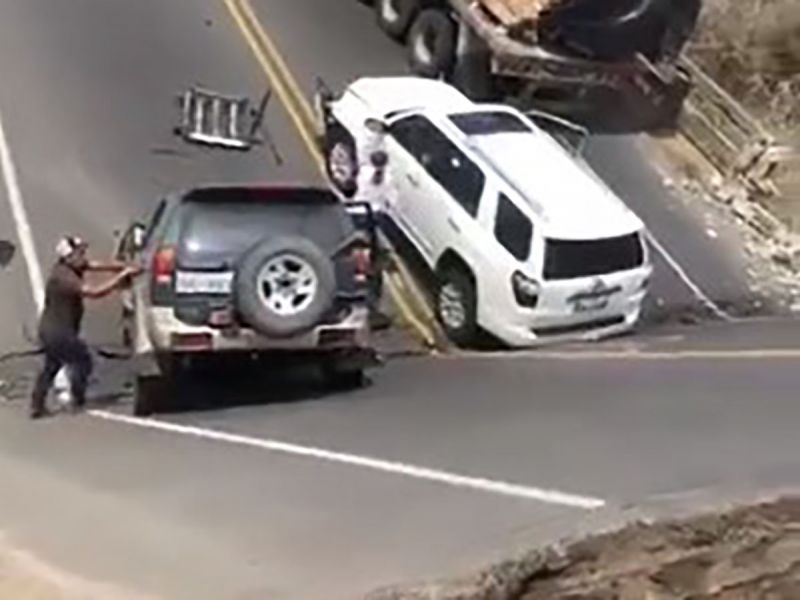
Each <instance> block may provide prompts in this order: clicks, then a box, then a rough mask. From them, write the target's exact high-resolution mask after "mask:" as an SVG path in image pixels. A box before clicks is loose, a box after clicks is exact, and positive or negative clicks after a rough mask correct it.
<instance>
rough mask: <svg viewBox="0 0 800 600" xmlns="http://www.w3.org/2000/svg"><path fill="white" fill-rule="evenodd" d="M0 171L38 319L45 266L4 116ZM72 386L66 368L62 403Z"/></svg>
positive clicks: (59, 387)
mask: <svg viewBox="0 0 800 600" xmlns="http://www.w3.org/2000/svg"><path fill="white" fill-rule="evenodd" d="M0 170H2V174H3V181H4V182H5V184H6V185H5V188H6V196H8V203H9V205H10V206H11V218H12V219H13V220H14V227H15V228H16V230H17V237H18V238H19V243H20V246H22V256H23V257H24V258H25V265H26V266H27V270H28V280H29V281H30V285H31V293H32V294H33V302H34V304H35V306H36V314H37V315H38V314H39V313H40V312H41V311H42V308H44V278H43V277H42V268H41V263H40V262H39V257H38V255H37V254H36V243H35V242H34V240H33V230H32V229H31V223H30V220H29V219H28V211H27V210H25V203H24V202H23V200H22V191H21V190H20V187H19V179H18V177H17V167H16V165H15V164H14V157H13V156H12V154H11V145H10V144H9V143H8V137H7V136H6V130H5V127H4V126H3V117H2V115H0ZM69 386H70V383H69V377H68V376H67V372H66V369H65V368H62V369H61V370H60V371H59V372H58V375H56V380H55V386H54V389H55V391H56V393H57V394H58V396H59V398H60V399H61V400H62V402H63V397H64V395H65V394H69Z"/></svg>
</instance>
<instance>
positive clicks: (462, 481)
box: [89, 410, 607, 510]
mask: <svg viewBox="0 0 800 600" xmlns="http://www.w3.org/2000/svg"><path fill="white" fill-rule="evenodd" d="M89 414H90V415H92V416H93V417H96V418H98V419H102V420H105V421H110V422H116V423H121V424H124V425H130V426H134V427H140V428H145V429H152V430H156V431H161V432H167V433H174V434H178V435H183V436H186V437H193V438H199V439H205V440H210V441H216V442H222V443H226V444H231V445H236V446H245V447H249V448H257V449H260V450H266V451H268V452H273V453H276V454H285V455H290V456H297V457H302V458H313V459H317V460H321V461H325V462H330V463H337V464H343V465H347V466H351V467H361V468H363V469H369V470H372V471H379V472H383V473H388V474H391V475H402V476H405V477H409V478H411V479H419V480H423V481H429V482H433V483H439V484H444V485H448V486H450V487H455V488H462V489H471V490H475V491H482V492H486V493H492V494H495V495H499V496H508V497H512V498H521V499H527V500H534V501H537V502H541V503H543V504H551V505H558V506H565V507H568V508H576V509H583V510H597V509H600V508H604V507H605V506H606V505H607V502H606V501H605V500H603V499H601V498H596V497H592V496H582V495H578V494H570V493H567V492H560V491H557V490H550V489H543V488H538V487H533V486H526V485H520V484H516V483H510V482H506V481H499V480H493V479H486V478H482V477H472V476H469V475H461V474H458V473H452V472H449V471H443V470H439V469H430V468H427V467H420V466H417V465H412V464H408V463H402V462H397V461H390V460H383V459H379V458H371V457H368V456H363V455H358V454H350V453H346V452H336V451H332V450H325V449H323V448H317V447H314V446H303V445H299V444H293V443H289V442H282V441H279V440H272V439H265V438H257V437H252V436H247V435H241V434H235V433H228V432H225V431H219V430H216V429H207V428H203V427H195V426H190V425H181V424H178V423H173V422H170V421H162V420H159V419H145V418H140V417H131V416H127V415H122V414H118V413H114V412H109V411H105V410H93V411H90V412H89Z"/></svg>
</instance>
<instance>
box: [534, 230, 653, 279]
mask: <svg viewBox="0 0 800 600" xmlns="http://www.w3.org/2000/svg"><path fill="white" fill-rule="evenodd" d="M643 264H644V246H643V244H642V239H641V236H640V235H639V234H638V233H632V234H630V235H623V236H620V237H614V238H605V239H600V240H557V239H552V238H549V239H547V240H546V243H545V255H544V277H545V279H577V278H579V277H593V276H595V275H606V274H608V273H617V272H619V271H628V270H630V269H636V268H638V267H641V266H642V265H643Z"/></svg>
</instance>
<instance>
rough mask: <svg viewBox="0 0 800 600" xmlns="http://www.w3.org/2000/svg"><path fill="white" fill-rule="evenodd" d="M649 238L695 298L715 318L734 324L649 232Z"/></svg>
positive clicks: (728, 315)
mask: <svg viewBox="0 0 800 600" xmlns="http://www.w3.org/2000/svg"><path fill="white" fill-rule="evenodd" d="M647 238H648V239H649V240H650V243H651V244H653V246H654V247H655V249H656V250H657V251H658V253H659V254H661V256H662V257H663V258H664V260H665V261H667V264H668V265H669V266H670V268H671V269H672V270H673V271H675V274H676V275H677V276H678V277H679V278H680V279H681V281H683V283H684V284H686V287H688V288H689V290H690V291H691V292H692V294H694V296H695V297H696V298H697V299H698V300H699V301H700V303H701V304H702V305H703V306H705V307H706V308H707V309H708V310H710V311H711V312H712V313H714V315H715V316H717V317H718V318H720V319H722V320H723V321H729V322H733V321H735V320H736V319H735V318H734V317H733V316H731V314H730V313H728V312H727V311H726V310H725V309H723V308H722V307H721V306H719V305H718V304H717V303H716V302H714V301H713V300H712V299H711V298H709V297H708V295H707V294H706V293H705V292H704V291H703V290H702V289H701V288H700V286H699V285H697V284H696V283H695V282H694V281H693V280H692V278H691V277H690V276H689V274H688V273H687V272H686V270H685V269H684V268H683V267H682V266H681V265H680V263H679V262H678V261H677V260H675V258H674V257H673V256H672V255H671V254H670V253H669V251H667V249H666V248H665V247H664V245H663V244H662V243H661V242H659V241H658V239H657V238H656V237H655V236H654V235H653V234H652V233H651V232H650V231H649V230H648V232H647Z"/></svg>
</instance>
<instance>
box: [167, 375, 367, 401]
mask: <svg viewBox="0 0 800 600" xmlns="http://www.w3.org/2000/svg"><path fill="white" fill-rule="evenodd" d="M370 385H371V380H370V379H369V376H367V379H366V382H365V384H364V386H362V387H360V388H352V389H342V388H337V387H335V386H331V385H330V384H329V383H328V382H327V381H326V380H325V379H324V378H323V377H322V373H321V372H320V370H319V369H318V368H315V366H313V365H308V364H296V365H295V364H291V363H285V364H276V365H274V367H272V368H268V369H267V368H265V366H264V365H257V364H254V365H252V366H247V367H241V366H239V367H235V366H230V365H219V366H212V367H207V366H206V367H204V368H203V370H202V371H200V370H189V371H188V372H186V373H185V374H183V375H182V376H180V377H179V379H178V380H177V381H176V385H175V386H174V388H173V393H172V394H171V395H170V399H169V401H168V403H167V406H165V407H164V411H163V412H164V413H180V412H205V411H215V410H220V409H226V408H237V407H245V406H260V405H265V406H266V405H276V404H293V403H307V402H336V401H341V400H346V399H349V398H350V397H351V396H352V394H354V393H356V392H358V391H359V390H362V389H365V388H367V387H369V386H370Z"/></svg>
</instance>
